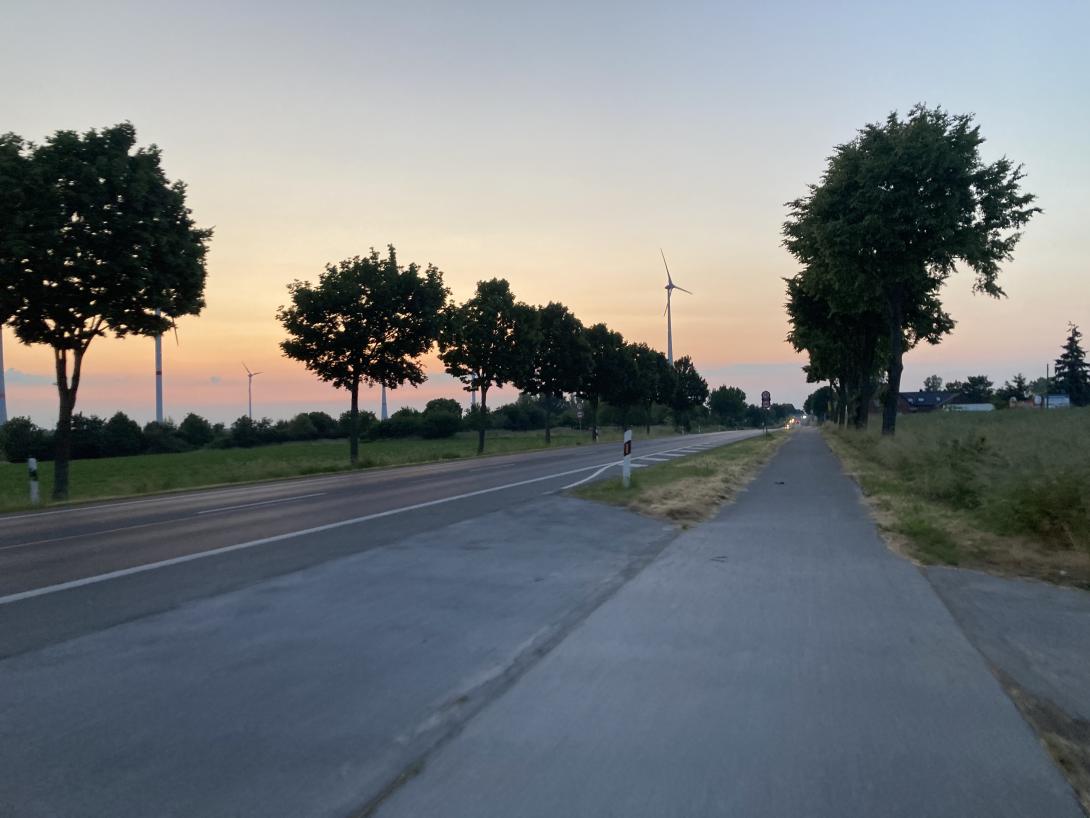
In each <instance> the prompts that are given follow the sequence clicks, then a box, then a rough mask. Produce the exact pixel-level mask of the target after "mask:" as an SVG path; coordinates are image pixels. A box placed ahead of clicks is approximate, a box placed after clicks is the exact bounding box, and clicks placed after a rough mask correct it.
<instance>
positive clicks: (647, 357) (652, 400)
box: [628, 343, 677, 434]
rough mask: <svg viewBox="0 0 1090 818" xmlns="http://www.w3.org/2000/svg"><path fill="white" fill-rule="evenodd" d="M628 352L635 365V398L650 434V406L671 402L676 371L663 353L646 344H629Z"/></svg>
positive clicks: (675, 382) (675, 381)
mask: <svg viewBox="0 0 1090 818" xmlns="http://www.w3.org/2000/svg"><path fill="white" fill-rule="evenodd" d="M628 352H629V355H630V357H631V358H632V360H633V361H634V363H635V365H636V392H637V395H638V399H637V400H638V403H639V405H640V406H642V407H643V409H644V419H645V421H646V425H647V433H648V434H651V407H653V406H654V405H655V404H656V403H659V404H664V405H667V406H668V405H670V404H672V403H673V398H674V387H675V385H676V384H677V371H676V370H675V369H674V368H673V367H672V366H670V361H669V360H667V358H666V356H665V355H663V354H662V353H661V352H659V351H658V350H657V349H652V348H651V347H649V346H648V345H647V344H643V343H640V344H630V345H629V347H628Z"/></svg>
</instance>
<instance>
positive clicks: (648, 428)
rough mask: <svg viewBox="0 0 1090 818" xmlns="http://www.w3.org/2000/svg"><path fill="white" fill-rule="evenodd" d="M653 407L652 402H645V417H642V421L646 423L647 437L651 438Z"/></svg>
mask: <svg viewBox="0 0 1090 818" xmlns="http://www.w3.org/2000/svg"><path fill="white" fill-rule="evenodd" d="M653 405H654V401H648V402H647V415H646V416H645V417H644V421H645V422H646V423H647V430H646V431H647V436H648V437H651V407H652V406H653Z"/></svg>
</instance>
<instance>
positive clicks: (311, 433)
mask: <svg viewBox="0 0 1090 818" xmlns="http://www.w3.org/2000/svg"><path fill="white" fill-rule="evenodd" d="M330 420H332V418H330ZM318 437H319V435H318V427H317V426H315V425H314V421H313V420H311V419H310V415H308V414H307V413H306V412H302V413H300V414H298V415H296V416H295V417H293V418H292V419H291V420H289V421H288V422H287V423H286V424H285V426H284V432H283V438H282V439H284V440H317V439H318Z"/></svg>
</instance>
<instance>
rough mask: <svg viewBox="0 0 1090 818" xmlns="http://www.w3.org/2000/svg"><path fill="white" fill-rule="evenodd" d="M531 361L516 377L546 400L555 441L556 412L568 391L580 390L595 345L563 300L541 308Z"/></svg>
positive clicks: (547, 425)
mask: <svg viewBox="0 0 1090 818" xmlns="http://www.w3.org/2000/svg"><path fill="white" fill-rule="evenodd" d="M536 323H537V327H536V330H537V331H536V333H535V338H534V345H533V347H534V348H533V354H532V356H531V357H530V364H529V366H528V367H527V368H526V370H525V372H524V373H523V374H522V376H521V377H520V378H519V379H518V380H517V381H516V383H517V384H518V386H519V387H520V388H521V389H523V391H525V392H528V393H529V394H531V395H538V396H540V397H542V398H545V399H546V400H545V401H544V402H543V404H544V409H545V442H546V443H550V442H552V423H551V421H552V415H553V409H554V408H555V405H556V404H559V403H560V402H561V401H562V400H563V396H564V394H565V393H572V392H576V391H578V390H579V388H580V386H581V385H582V384H583V380H584V376H585V373H586V372H587V371H588V370H589V369H590V368H591V363H592V360H593V359H592V356H591V347H590V344H589V343H588V342H587V339H586V337H585V334H584V333H585V330H584V329H583V324H582V322H581V321H580V320H579V319H578V318H576V317H575V316H574V315H573V314H572V312H571V310H569V309H568V308H567V307H565V306H564V305H563V304H558V303H556V302H550V303H549V304H547V305H545V306H544V307H539V308H538V310H537V321H536Z"/></svg>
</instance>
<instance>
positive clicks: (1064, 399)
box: [1033, 395, 1071, 409]
mask: <svg viewBox="0 0 1090 818" xmlns="http://www.w3.org/2000/svg"><path fill="white" fill-rule="evenodd" d="M1042 400H1046V401H1048V408H1049V409H1068V408H1070V407H1071V398H1069V397H1068V396H1067V395H1049V396H1048V397H1047V398H1042V397H1041V396H1040V395H1034V396H1033V403H1034V405H1036V406H1040V405H1041V401H1042Z"/></svg>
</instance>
